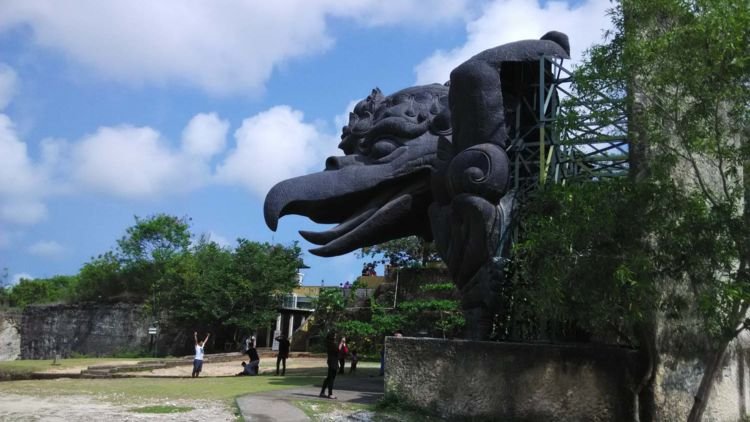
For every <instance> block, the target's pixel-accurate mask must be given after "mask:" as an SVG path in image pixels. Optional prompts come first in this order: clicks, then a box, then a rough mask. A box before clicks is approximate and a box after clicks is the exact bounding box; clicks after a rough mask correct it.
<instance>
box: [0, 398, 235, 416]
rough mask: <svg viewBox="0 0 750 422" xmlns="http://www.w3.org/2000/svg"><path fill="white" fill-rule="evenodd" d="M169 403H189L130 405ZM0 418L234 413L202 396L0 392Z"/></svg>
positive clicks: (223, 414)
mask: <svg viewBox="0 0 750 422" xmlns="http://www.w3.org/2000/svg"><path fill="white" fill-rule="evenodd" d="M153 405H169V406H181V407H192V408H193V410H191V411H189V412H180V413H172V414H153V413H137V412H133V411H132V410H131V409H133V408H137V407H143V406H153ZM0 420H2V421H40V422H58V421H59V422H67V421H107V422H121V421H141V420H149V421H201V422H205V421H234V420H235V418H234V415H233V414H232V413H231V411H230V410H228V409H227V408H226V406H225V405H224V404H222V403H220V402H211V401H203V400H169V401H167V402H143V403H139V404H137V405H132V404H129V405H115V404H110V403H106V402H104V401H99V400H96V399H95V398H93V397H91V396H83V395H76V396H62V395H61V396H45V397H36V396H27V395H18V394H3V395H1V396H0Z"/></svg>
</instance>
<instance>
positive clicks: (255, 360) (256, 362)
mask: <svg viewBox="0 0 750 422" xmlns="http://www.w3.org/2000/svg"><path fill="white" fill-rule="evenodd" d="M247 357H248V358H250V362H248V363H247V366H249V367H250V375H258V369H259V368H260V356H258V350H256V349H255V345H254V344H251V345H250V348H249V349H247Z"/></svg>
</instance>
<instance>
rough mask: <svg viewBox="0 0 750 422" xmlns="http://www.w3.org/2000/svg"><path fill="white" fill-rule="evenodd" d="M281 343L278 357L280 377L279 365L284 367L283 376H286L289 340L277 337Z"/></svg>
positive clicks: (277, 368) (277, 366) (277, 370)
mask: <svg viewBox="0 0 750 422" xmlns="http://www.w3.org/2000/svg"><path fill="white" fill-rule="evenodd" d="M276 341H278V342H279V354H278V355H276V375H279V364H281V365H282V370H281V375H285V374H286V359H287V358H288V357H289V346H290V342H289V340H288V339H287V338H286V337H284V336H278V337H276Z"/></svg>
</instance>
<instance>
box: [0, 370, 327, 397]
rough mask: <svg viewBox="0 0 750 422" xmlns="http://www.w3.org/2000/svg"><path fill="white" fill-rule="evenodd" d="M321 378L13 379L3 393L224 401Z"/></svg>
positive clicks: (1, 389) (1, 388) (2, 387)
mask: <svg viewBox="0 0 750 422" xmlns="http://www.w3.org/2000/svg"><path fill="white" fill-rule="evenodd" d="M319 381H320V376H314V377H313V376H286V377H271V376H259V377H216V378H209V377H205V378H195V379H193V378H114V379H70V378H60V379H55V380H35V381H12V382H5V383H0V394H3V393H8V394H10V393H15V394H26V395H34V396H46V395H70V394H75V395H77V394H81V395H88V396H93V397H98V398H101V399H103V400H107V401H110V402H115V403H124V404H129V403H134V404H137V403H140V402H142V400H144V399H154V400H161V399H189V400H221V401H224V402H227V403H231V402H232V401H233V400H234V398H235V397H237V396H241V395H244V394H252V393H259V392H263V391H273V390H282V389H285V388H294V387H300V386H305V385H311V384H314V383H315V382H319Z"/></svg>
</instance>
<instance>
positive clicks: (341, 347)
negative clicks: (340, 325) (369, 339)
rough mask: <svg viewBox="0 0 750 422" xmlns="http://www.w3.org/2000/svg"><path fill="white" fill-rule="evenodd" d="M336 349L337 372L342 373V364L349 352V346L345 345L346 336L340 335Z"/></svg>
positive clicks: (344, 363)
mask: <svg viewBox="0 0 750 422" xmlns="http://www.w3.org/2000/svg"><path fill="white" fill-rule="evenodd" d="M338 350H339V374H343V373H344V366H346V356H347V355H348V354H349V348H348V347H347V346H346V337H341V341H340V342H339V348H338Z"/></svg>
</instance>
